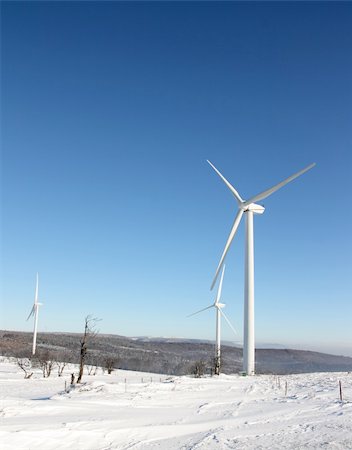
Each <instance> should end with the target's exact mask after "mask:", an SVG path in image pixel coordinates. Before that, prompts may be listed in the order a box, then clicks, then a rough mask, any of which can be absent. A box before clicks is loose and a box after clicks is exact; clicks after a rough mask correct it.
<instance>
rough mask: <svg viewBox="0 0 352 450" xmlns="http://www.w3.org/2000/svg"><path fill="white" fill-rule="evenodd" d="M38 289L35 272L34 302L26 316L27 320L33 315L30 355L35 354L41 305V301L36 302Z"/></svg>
mask: <svg viewBox="0 0 352 450" xmlns="http://www.w3.org/2000/svg"><path fill="white" fill-rule="evenodd" d="M38 290H39V275H38V273H37V282H36V285H35V297H34V304H33V307H32V309H31V312H30V313H29V316H28V317H27V320H29V318H30V317H31V316H34V331H33V347H32V355H34V354H35V349H36V345H37V329H38V313H39V306H42V304H43V303H39V302H38Z"/></svg>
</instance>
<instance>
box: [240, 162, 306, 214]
mask: <svg viewBox="0 0 352 450" xmlns="http://www.w3.org/2000/svg"><path fill="white" fill-rule="evenodd" d="M314 166H315V163H313V164H310V165H309V166H307V167H305V168H304V169H302V170H300V171H299V172H297V173H294V174H293V175H291V176H290V177H288V178H286V179H285V180H284V181H281V183H278V184H275V186H273V187H271V188H270V189H267V190H266V191H263V192H261V193H260V194H257V195H255V196H254V197H252V198H250V199H249V200H246V201H245V202H244V204H245V206H248V205H250V204H251V203H255V202H259V201H260V200H264V198H267V197H269V195H271V194H273V193H274V192H276V191H277V190H278V189H281V188H282V187H283V186H285V184H287V183H289V182H290V181H292V180H294V179H295V178H297V177H299V176H300V175H303V174H304V173H305V172H307V171H308V170H310V169H312V168H313V167H314Z"/></svg>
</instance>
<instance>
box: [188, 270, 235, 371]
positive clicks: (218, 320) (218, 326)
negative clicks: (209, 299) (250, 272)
mask: <svg viewBox="0 0 352 450" xmlns="http://www.w3.org/2000/svg"><path fill="white" fill-rule="evenodd" d="M224 272H225V264H224V265H223V269H222V273H221V278H220V283H219V287H218V292H217V294H216V298H215V301H214V303H213V304H212V305H209V306H207V307H206V308H203V309H201V310H199V311H196V312H195V313H193V314H190V315H189V316H187V317H191V316H194V315H196V314H199V313H200V312H202V311H205V310H207V309H210V308H215V309H216V340H215V374H216V375H219V374H220V347H221V316H223V318H224V319H225V320H226V322H227V323H228V325H229V326H230V328H231V329H232V331H233V332H234V333H235V334H237V331H236V330H235V328H234V327H233V326H232V324H231V322H230V320H229V319H228V317H227V316H226V314H225V313H224V311H223V310H222V309H223V308H224V307H225V306H226V305H225V304H224V303H220V298H221V291H222V282H223V279H224Z"/></svg>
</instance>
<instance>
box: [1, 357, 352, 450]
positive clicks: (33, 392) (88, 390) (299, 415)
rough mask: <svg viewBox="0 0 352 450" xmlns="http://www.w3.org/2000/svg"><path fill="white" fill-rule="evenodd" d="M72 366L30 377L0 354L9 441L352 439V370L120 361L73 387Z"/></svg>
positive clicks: (304, 445) (143, 445) (339, 443)
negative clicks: (173, 367) (208, 372)
mask: <svg viewBox="0 0 352 450" xmlns="http://www.w3.org/2000/svg"><path fill="white" fill-rule="evenodd" d="M72 371H73V368H72V367H68V368H67V369H66V371H65V374H64V376H63V377H57V375H56V373H54V374H53V375H52V376H51V377H50V378H45V379H44V378H42V376H41V373H40V371H38V370H36V371H35V374H34V375H33V377H32V378H31V379H28V380H25V379H24V378H23V372H22V371H21V370H20V369H19V368H18V367H17V365H16V364H15V362H14V361H13V360H8V359H5V358H1V359H0V386H1V412H0V415H1V431H0V442H1V443H2V444H1V449H2V450H10V449H11V450H13V449H18V450H20V449H26V450H27V449H36V450H37V449H43V450H44V449H45V450H51V449H55V450H58V449H75V450H86V449H87V450H88V449H91V450H103V449H105V450H107V449H143V450H144V449H146V450H151V449H162V450H181V449H182V450H186V449H187V450H191V449H194V450H195V449H241V450H242V449H256V450H260V449H280V450H281V449H343V450H346V449H352V374H351V373H315V374H299V375H288V376H280V377H279V378H278V377H276V376H273V375H260V376H259V375H258V376H253V377H241V376H239V375H231V376H229V375H220V377H213V378H211V377H206V378H200V379H195V378H191V377H167V376H165V375H157V374H150V373H140V372H130V371H122V370H117V371H116V372H114V373H113V374H111V375H107V374H102V373H101V372H99V374H98V375H96V376H88V375H85V376H84V377H83V381H84V384H82V385H79V386H77V385H76V387H75V388H73V389H70V390H68V392H65V389H64V387H65V381H66V382H67V385H68V384H69V380H70V373H71V372H72ZM142 378H143V380H142ZM125 380H126V382H125ZM339 381H341V383H342V389H343V401H342V402H341V401H340V400H339ZM286 382H287V395H285V384H286Z"/></svg>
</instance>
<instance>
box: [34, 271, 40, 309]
mask: <svg viewBox="0 0 352 450" xmlns="http://www.w3.org/2000/svg"><path fill="white" fill-rule="evenodd" d="M38 292H39V274H38V272H37V281H36V284H35V297H34V303H38Z"/></svg>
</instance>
